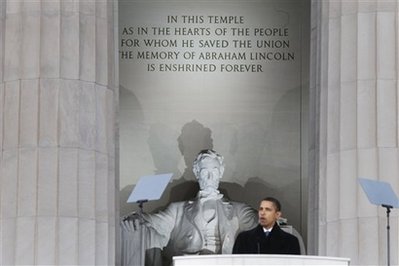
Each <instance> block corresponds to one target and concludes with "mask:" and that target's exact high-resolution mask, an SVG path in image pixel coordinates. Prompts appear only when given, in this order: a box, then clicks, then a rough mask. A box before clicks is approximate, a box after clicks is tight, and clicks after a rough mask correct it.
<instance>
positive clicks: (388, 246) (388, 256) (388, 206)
mask: <svg viewBox="0 0 399 266" xmlns="http://www.w3.org/2000/svg"><path fill="white" fill-rule="evenodd" d="M381 206H382V207H384V208H386V209H387V265H388V266H390V265H391V263H390V239H389V229H390V226H389V213H390V212H391V209H392V208H393V206H390V205H385V204H382V205H381Z"/></svg>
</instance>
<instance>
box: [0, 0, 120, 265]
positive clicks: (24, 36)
mask: <svg viewBox="0 0 399 266" xmlns="http://www.w3.org/2000/svg"><path fill="white" fill-rule="evenodd" d="M113 12H114V2H113V1H111V0H110V1H105V0H104V1H85V0H68V1H61V0H51V1H50V0H21V1H16V0H5V1H0V60H1V63H0V78H1V83H0V140H1V141H0V148H1V154H0V221H1V226H0V228H1V234H0V250H1V256H0V257H1V264H2V265H94V264H97V265H112V264H114V263H115V217H116V216H117V215H116V214H115V191H116V180H115V152H114V150H115V134H114V132H115V125H114V124H115V102H116V97H117V90H116V88H117V84H116V82H115V80H116V79H115V60H114V13H113Z"/></svg>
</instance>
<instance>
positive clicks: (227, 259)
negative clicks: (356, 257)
mask: <svg viewBox="0 0 399 266" xmlns="http://www.w3.org/2000/svg"><path fill="white" fill-rule="evenodd" d="M349 262H350V259H348V258H337V257H322V256H304V255H255V254H253V255H252V254H251V255H238V254H237V255H194V256H191V255H190V256H176V257H173V265H174V266H194V265H201V266H204V265H206V266H213V265H337V266H338V265H349Z"/></svg>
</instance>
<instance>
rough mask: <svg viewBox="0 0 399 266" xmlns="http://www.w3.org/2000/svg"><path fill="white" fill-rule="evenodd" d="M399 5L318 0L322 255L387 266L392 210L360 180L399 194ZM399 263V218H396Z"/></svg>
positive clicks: (394, 255) (394, 246) (394, 254)
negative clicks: (388, 186)
mask: <svg viewBox="0 0 399 266" xmlns="http://www.w3.org/2000/svg"><path fill="white" fill-rule="evenodd" d="M398 8H399V3H398V1H380V0H379V1H377V0H374V1H362V0H357V1H354V0H351V1H346V0H345V1H344V0H341V1H337V0H331V1H312V14H313V17H312V35H313V44H315V45H313V48H316V49H313V50H312V57H313V58H314V60H312V62H313V65H312V68H313V71H311V72H312V74H313V80H314V88H315V91H314V97H315V99H316V101H317V103H318V105H317V106H316V107H315V108H314V110H315V112H314V113H315V114H316V117H317V121H316V122H315V125H316V128H317V129H318V132H319V134H318V141H317V145H318V151H319V154H318V167H316V169H317V174H316V176H318V180H317V181H316V183H317V186H318V189H319V194H318V228H319V231H318V240H317V241H318V254H319V255H326V256H340V257H349V258H351V261H352V262H351V264H353V265H386V263H387V261H386V260H387V243H386V241H387V240H386V239H387V236H386V234H387V232H386V210H385V209H384V208H382V207H377V206H375V205H372V204H370V203H369V201H368V199H367V198H366V196H365V194H364V192H363V191H362V189H361V187H360V186H359V184H358V181H357V178H358V177H366V178H371V179H377V180H382V181H386V182H389V183H390V184H391V185H392V187H393V189H394V190H395V191H396V193H398V192H399V151H398V140H399V136H398V129H399V128H398V125H399V123H398V118H399V116H398V110H399V105H398V95H399V94H398V82H397V80H398V58H399V57H398V54H399V42H398V38H399V34H398V33H399V31H398V30H399V13H398ZM390 231H391V234H390V235H391V264H392V265H398V263H399V261H398V213H397V211H393V212H392V213H391V230H390Z"/></svg>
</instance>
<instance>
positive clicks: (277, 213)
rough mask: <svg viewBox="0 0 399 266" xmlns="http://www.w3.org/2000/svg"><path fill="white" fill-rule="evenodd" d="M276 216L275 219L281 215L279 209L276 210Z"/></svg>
mask: <svg viewBox="0 0 399 266" xmlns="http://www.w3.org/2000/svg"><path fill="white" fill-rule="evenodd" d="M276 216H277V219H278V218H280V217H281V212H280V211H278V212H276Z"/></svg>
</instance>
